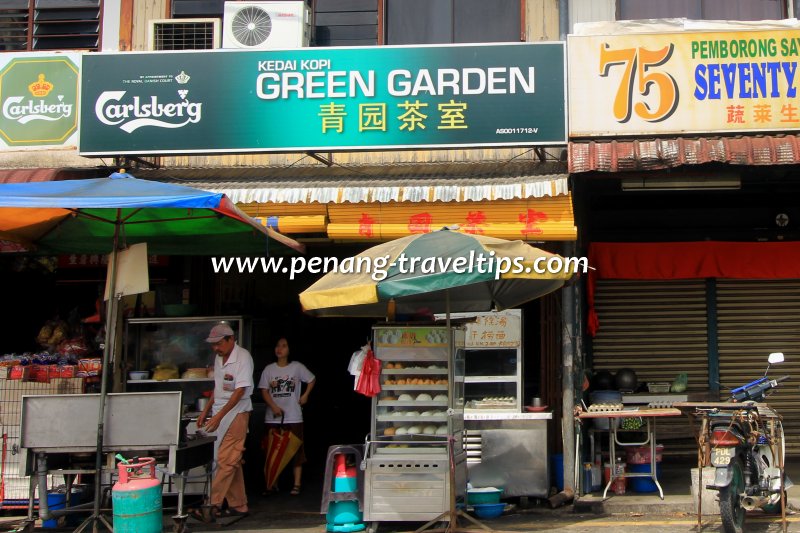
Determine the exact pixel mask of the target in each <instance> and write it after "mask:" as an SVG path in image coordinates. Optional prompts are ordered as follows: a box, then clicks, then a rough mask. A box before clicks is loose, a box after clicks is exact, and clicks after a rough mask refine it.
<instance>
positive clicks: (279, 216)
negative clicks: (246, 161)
mask: <svg viewBox="0 0 800 533" xmlns="http://www.w3.org/2000/svg"><path fill="white" fill-rule="evenodd" d="M542 169H547V170H549V172H546V173H545V172H542ZM220 170H223V169H217V172H220ZM237 170H238V171H244V172H246V173H247V175H239V176H234V175H233V173H235V172H237ZM553 170H554V166H553V165H548V166H545V165H541V166H540V165H536V164H531V163H530V162H524V163H519V164H518V163H515V162H513V161H512V162H506V163H474V164H464V163H457V164H434V165H431V164H419V165H392V166H356V167H336V166H334V167H304V168H295V167H283V168H276V169H260V171H261V172H262V175H261V176H254V175H253V174H254V173H256V172H258V171H259V169H253V168H250V169H246V170H243V169H230V170H228V172H227V174H226V175H223V176H217V177H214V176H213V175H210V174H209V172H211V169H195V170H194V172H193V173H192V174H185V173H184V174H181V173H180V171H175V170H173V171H170V170H168V169H160V170H158V171H157V172H158V173H159V174H160V176H159V178H160V179H161V180H163V181H170V182H174V183H181V184H183V185H189V186H192V187H196V188H199V189H203V190H207V191H213V192H220V193H224V194H225V195H226V196H228V197H229V198H231V199H232V200H233V201H235V202H236V203H237V204H238V205H239V207H240V208H241V209H242V210H243V211H244V212H246V213H247V214H249V215H250V216H254V217H258V218H259V219H261V220H262V223H264V224H265V225H267V226H269V227H272V228H274V229H277V230H278V231H280V232H282V233H287V234H314V233H326V234H327V236H328V237H329V238H331V239H334V240H388V239H394V238H397V237H400V236H403V235H409V234H413V233H425V232H427V231H432V230H433V229H439V228H441V227H444V226H448V227H462V228H466V230H465V231H467V230H468V231H469V232H475V233H482V234H485V235H490V236H494V237H501V238H506V239H508V238H513V239H522V240H528V241H548V240H549V241H553V240H575V239H576V236H577V230H576V227H575V220H574V214H573V211H572V197H571V195H570V192H569V180H568V175H567V174H561V173H555V172H553ZM167 172H172V175H171V176H170V175H165V174H166V173H167ZM140 174H142V175H144V176H148V175H149V174H150V173H149V172H146V171H145V172H140Z"/></svg>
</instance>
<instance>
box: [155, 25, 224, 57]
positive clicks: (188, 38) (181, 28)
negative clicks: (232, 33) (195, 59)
mask: <svg viewBox="0 0 800 533" xmlns="http://www.w3.org/2000/svg"><path fill="white" fill-rule="evenodd" d="M149 22H150V26H149V28H148V36H147V43H148V44H147V49H148V50H210V49H213V48H219V41H220V38H219V34H220V31H219V30H220V19H218V18H186V19H157V20H150V21H149Z"/></svg>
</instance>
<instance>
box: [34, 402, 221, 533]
mask: <svg viewBox="0 0 800 533" xmlns="http://www.w3.org/2000/svg"><path fill="white" fill-rule="evenodd" d="M181 397H182V393H181V392H180V391H168V392H140V393H120V394H109V395H107V404H106V408H105V431H104V434H103V436H104V444H103V452H104V453H107V454H109V456H108V461H107V465H106V467H105V468H104V469H103V471H104V477H105V472H106V471H107V472H108V473H109V474H111V475H113V474H114V473H115V472H116V468H115V467H114V457H113V456H114V454H117V453H119V454H122V455H123V456H127V457H132V456H154V457H156V458H157V459H158V462H159V463H162V464H164V465H165V472H166V474H167V475H169V476H171V477H174V479H175V484H176V488H177V493H178V509H177V514H176V515H175V516H173V517H172V518H173V521H174V522H175V528H174V530H175V531H176V532H182V531H184V530H185V522H186V518H188V515H187V514H185V513H184V509H183V499H184V498H183V497H184V489H185V477H184V476H185V473H186V472H188V471H189V470H191V469H192V468H195V467H198V466H205V467H206V474H207V478H208V479H210V476H211V468H210V466H211V461H212V460H213V455H214V441H215V440H216V437H198V438H192V439H183V438H182V436H181V430H180V423H181V411H182V407H183V406H182V400H181ZM99 401H100V395H99V394H57V395H48V396H23V398H22V423H21V439H20V440H21V448H22V454H23V455H22V461H23V462H24V464H25V470H26V471H25V474H26V475H29V476H31V490H30V496H29V502H28V521H29V522H30V523H32V522H33V507H34V490H33V489H34V487H35V484H36V480H37V477H39V476H41V475H43V474H45V475H46V474H47V473H50V472H52V473H54V474H67V475H68V476H70V475H75V474H81V473H87V474H93V473H95V465H94V460H95V457H96V456H95V453H96V450H97V443H96V440H97V412H98V410H99ZM70 479H71V478H69V477H68V484H69V483H70V482H69V480H70ZM95 483H102V480H95ZM45 484H46V481H45ZM207 487H208V490H207V494H206V496H208V495H209V493H210V487H211V484H210V482H209V483H208V484H207ZM39 493H40V494H46V493H47V487H41V486H40V487H39ZM41 501H42V500H41V499H40V506H41ZM66 501H67V502H69V498H67V500H66ZM40 511H41V508H40Z"/></svg>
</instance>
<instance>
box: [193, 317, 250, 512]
mask: <svg viewBox="0 0 800 533" xmlns="http://www.w3.org/2000/svg"><path fill="white" fill-rule="evenodd" d="M233 335H234V333H233V329H231V327H230V325H228V324H227V323H225V322H220V323H219V324H217V325H216V326H214V327H213V328H212V329H211V333H209V335H208V338H207V339H206V342H208V343H210V344H211V348H212V349H213V350H214V353H216V354H217V357H216V358H215V359H214V392H213V394H212V396H211V400H210V401H209V402H208V403H207V404H206V407H205V409H203V412H202V413H200V416H199V417H198V419H197V427H199V428H202V429H203V430H205V431H206V433H213V434H215V435H216V437H217V440H216V442H215V443H214V457H215V458H216V461H217V467H216V471H215V473H214V479H213V482H212V483H211V501H210V502H209V503H210V504H211V506H212V517H213V518H215V517H216V516H220V515H221V514H222V513H221V511H220V509H221V508H222V504H223V502H224V500H226V499H227V500H228V509H227V511H226V513H225V514H226V515H228V516H244V515H246V514H247V513H248V507H247V494H246V493H245V488H244V475H243V473H242V455H243V453H244V443H245V438H246V437H247V425H248V422H249V420H250V412H251V411H252V410H253V403H252V401H251V399H250V395H251V394H252V393H253V358H252V356H251V355H250V352H248V351H247V350H245V349H244V348H242V347H241V346H239V345H238V344H236V340H235V339H234V336H233ZM209 412H210V413H211V415H212V416H211V417H210V418H208V416H209Z"/></svg>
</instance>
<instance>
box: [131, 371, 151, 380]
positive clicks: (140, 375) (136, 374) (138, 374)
mask: <svg viewBox="0 0 800 533" xmlns="http://www.w3.org/2000/svg"><path fill="white" fill-rule="evenodd" d="M148 377H150V371H149V370H132V371H130V372H128V378H129V379H131V380H136V381H138V380H140V379H147V378H148Z"/></svg>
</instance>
